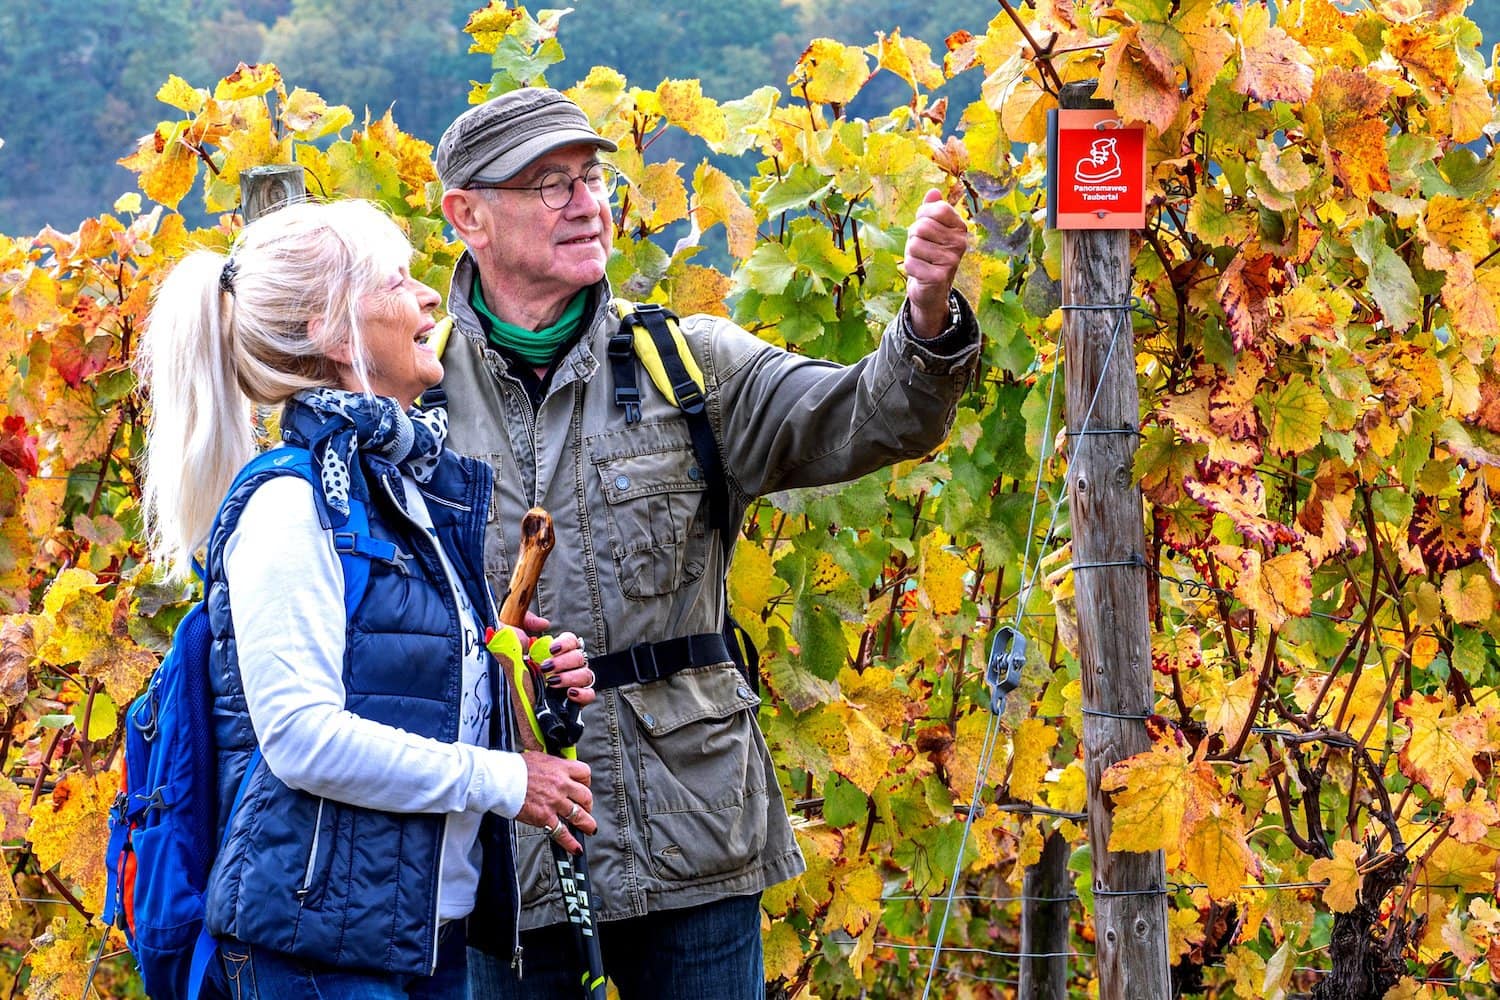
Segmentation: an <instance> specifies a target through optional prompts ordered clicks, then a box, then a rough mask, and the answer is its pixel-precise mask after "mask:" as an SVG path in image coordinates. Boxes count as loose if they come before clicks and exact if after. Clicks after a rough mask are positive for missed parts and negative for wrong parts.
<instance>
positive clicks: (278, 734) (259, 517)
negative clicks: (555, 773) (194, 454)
mask: <svg viewBox="0 0 1500 1000" xmlns="http://www.w3.org/2000/svg"><path fill="white" fill-rule="evenodd" d="M312 489H313V488H312V485H311V484H310V483H308V482H307V481H306V480H304V479H302V478H301V477H299V476H279V477H277V478H275V479H272V480H269V481H268V482H266V483H265V484H264V485H262V486H261V487H260V488H259V489H257V490H256V491H255V493H254V494H253V495H252V496H251V498H250V500H249V502H248V503H246V505H245V509H244V512H243V513H242V514H241V516H240V520H239V524H238V525H237V526H236V528H235V531H234V533H233V534H231V535H230V537H229V540H228V542H227V543H226V545H225V555H224V576H225V580H226V581H227V583H228V586H229V603H230V607H231V608H232V609H233V613H234V630H235V639H236V644H237V647H238V651H239V665H240V677H241V682H242V683H243V685H244V689H245V702H246V705H247V706H248V708H249V712H250V722H251V725H252V726H253V727H254V729H255V735H256V739H257V740H258V741H259V743H260V748H261V754H262V755H263V756H264V757H265V760H266V766H267V767H269V768H270V769H271V773H272V774H274V775H276V777H277V778H279V779H280V780H281V781H283V782H285V783H286V784H287V785H288V786H290V787H292V788H296V789H300V790H301V791H304V792H307V793H308V794H310V795H320V796H324V797H326V798H330V799H334V800H337V801H340V802H345V803H349V804H350V805H356V806H363V807H365V808H369V809H380V810H384V811H386V812H426V813H447V814H448V819H447V825H446V832H445V838H446V839H445V843H444V851H443V871H442V887H441V897H440V898H441V903H440V908H439V914H438V915H439V917H440V918H442V919H453V918H457V917H463V916H466V915H467V914H468V912H469V911H470V910H471V909H473V905H474V895H475V890H476V889H477V887H478V880H479V866H478V862H479V849H478V845H477V834H478V830H479V822H480V820H481V819H482V817H483V815H484V814H485V813H486V812H494V813H498V814H500V815H502V816H506V817H514V816H515V815H516V813H517V812H519V811H520V809H521V806H522V804H523V802H524V801H525V797H526V768H525V764H524V762H523V761H522V759H521V756H520V755H519V754H514V753H505V752H502V751H498V750H490V749H487V748H484V747H480V746H476V745H474V743H475V742H476V741H477V740H480V739H483V736H484V733H485V731H486V730H487V728H488V727H487V726H486V725H483V724H481V722H482V718H481V717H483V718H487V717H488V712H489V710H490V709H489V705H488V700H487V688H488V684H487V682H485V681H482V680H481V678H480V677H479V676H477V675H475V676H471V674H472V673H473V670H474V668H473V666H472V664H475V663H477V664H480V665H481V669H482V664H483V663H484V658H483V656H482V654H481V655H480V656H478V657H474V658H470V659H469V660H468V662H467V664H466V667H465V676H464V690H465V691H466V692H470V693H471V696H472V695H473V694H475V693H478V694H480V695H481V696H482V700H483V702H484V703H483V704H482V705H481V704H477V703H476V704H466V705H465V706H464V716H465V717H466V723H467V724H464V725H461V726H460V738H461V739H466V742H459V743H445V742H443V741H441V740H436V739H432V738H429V737H424V736H417V735H414V734H412V733H408V732H406V731H405V730H402V729H398V728H396V727H394V726H388V725H383V724H380V723H376V722H372V721H370V720H369V719H362V718H360V717H359V716H357V715H354V714H352V713H350V712H348V711H346V710H345V708H344V684H343V662H344V636H345V625H346V615H345V611H344V573H343V569H342V567H341V566H340V564H339V557H338V553H337V552H336V551H335V550H334V547H333V535H332V533H331V532H329V531H326V530H325V529H324V528H323V527H322V525H321V524H319V523H318V516H317V511H316V508H315V506H314V498H313V492H312ZM406 500H407V508H408V510H410V511H411V512H412V514H413V516H414V518H416V519H417V520H418V522H419V523H430V520H429V519H428V517H427V512H426V505H425V504H424V503H423V501H422V497H421V494H420V493H418V492H417V490H416V489H415V486H414V484H412V483H411V482H410V481H407V482H406ZM444 560H445V564H446V556H445V557H444ZM446 568H447V569H448V573H449V578H450V584H452V585H454V587H455V590H456V591H458V593H459V596H460V597H462V588H461V587H458V586H457V581H456V580H454V579H453V577H452V568H451V566H448V567H446ZM466 603H467V602H462V604H461V606H463V605H464V604H466ZM475 627H476V630H477V623H476V625H475Z"/></svg>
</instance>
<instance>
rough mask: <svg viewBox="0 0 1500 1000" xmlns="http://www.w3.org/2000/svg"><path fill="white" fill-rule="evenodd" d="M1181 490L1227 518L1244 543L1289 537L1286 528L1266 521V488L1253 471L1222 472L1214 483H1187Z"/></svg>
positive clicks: (1190, 481)
mask: <svg viewBox="0 0 1500 1000" xmlns="http://www.w3.org/2000/svg"><path fill="white" fill-rule="evenodd" d="M1183 489H1185V490H1186V491H1187V494H1188V496H1190V497H1192V498H1193V499H1194V500H1196V501H1198V502H1199V503H1200V504H1202V505H1203V506H1204V507H1206V508H1207V509H1209V510H1212V511H1218V512H1219V513H1221V514H1227V515H1228V516H1229V518H1230V520H1232V521H1233V522H1234V525H1235V527H1236V528H1238V529H1239V530H1240V532H1241V533H1243V534H1244V535H1245V538H1246V540H1247V541H1257V542H1273V541H1277V540H1282V539H1285V538H1286V537H1288V533H1287V528H1286V526H1285V525H1282V524H1278V523H1277V522H1275V521H1272V520H1270V519H1269V518H1267V517H1266V487H1265V484H1264V483H1262V482H1261V481H1260V477H1259V476H1258V475H1255V474H1254V472H1253V471H1249V472H1243V473H1240V472H1231V471H1225V472H1224V473H1223V474H1222V475H1221V476H1220V477H1219V480H1218V481H1216V482H1205V481H1202V480H1199V479H1187V480H1184V482H1183Z"/></svg>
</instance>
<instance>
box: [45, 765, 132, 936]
mask: <svg viewBox="0 0 1500 1000" xmlns="http://www.w3.org/2000/svg"><path fill="white" fill-rule="evenodd" d="M119 791H120V776H119V775H118V774H116V773H115V772H113V771H100V772H98V773H96V774H94V775H93V776H92V777H90V776H88V775H86V774H83V773H82V772H77V771H75V772H73V773H72V774H68V775H65V776H63V777H62V778H60V779H59V780H58V782H57V784H56V785H55V786H54V787H53V789H52V794H51V795H50V796H46V797H43V798H42V799H40V800H38V802H37V804H36V805H35V806H33V807H32V810H31V830H30V838H31V848H32V850H33V851H35V852H36V857H37V861H38V862H39V863H40V864H41V866H42V868H43V869H50V868H56V869H57V873H58V875H59V876H61V877H62V878H64V879H66V880H67V881H69V882H72V883H74V884H75V885H77V886H78V888H79V890H80V896H79V898H80V900H81V901H82V903H83V905H84V906H85V907H86V908H87V909H88V910H89V912H90V913H98V912H99V908H100V907H101V906H103V905H104V877H105V871H104V852H103V851H102V850H101V849H100V846H99V845H101V844H103V843H104V842H105V841H106V840H107V839H108V837H109V809H110V806H112V805H113V804H114V801H115V796H116V795H117V794H119Z"/></svg>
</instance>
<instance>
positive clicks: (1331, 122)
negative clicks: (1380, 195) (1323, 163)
mask: <svg viewBox="0 0 1500 1000" xmlns="http://www.w3.org/2000/svg"><path fill="white" fill-rule="evenodd" d="M1390 93H1391V90H1390V88H1389V87H1387V86H1386V85H1385V84H1383V83H1380V82H1378V81H1377V80H1375V79H1374V78H1372V77H1371V76H1369V75H1368V74H1366V73H1364V72H1363V71H1359V70H1342V69H1329V70H1328V71H1327V72H1325V73H1323V74H1322V75H1320V76H1319V77H1318V81H1317V84H1316V85H1315V86H1314V88H1313V103H1315V104H1316V105H1317V108H1318V114H1319V117H1320V118H1321V120H1322V125H1323V148H1324V151H1325V155H1326V156H1327V157H1328V158H1329V160H1330V162H1331V163H1332V165H1333V169H1334V174H1335V175H1336V176H1337V177H1338V178H1339V179H1340V180H1341V181H1343V183H1344V184H1345V186H1347V187H1348V188H1349V190H1350V192H1352V193H1353V194H1354V195H1355V196H1356V197H1360V198H1368V197H1369V196H1370V194H1371V193H1372V192H1375V191H1389V190H1390V188H1391V169H1390V154H1389V153H1388V152H1387V150H1386V144H1385V141H1386V126H1385V122H1384V119H1383V117H1382V112H1383V109H1384V107H1385V102H1386V98H1387V97H1389V96H1390Z"/></svg>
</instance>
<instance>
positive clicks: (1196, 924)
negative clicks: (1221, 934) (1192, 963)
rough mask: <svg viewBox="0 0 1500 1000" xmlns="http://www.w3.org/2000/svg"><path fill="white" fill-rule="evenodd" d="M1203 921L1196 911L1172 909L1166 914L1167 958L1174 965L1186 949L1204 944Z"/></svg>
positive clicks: (1186, 951) (1185, 952)
mask: <svg viewBox="0 0 1500 1000" xmlns="http://www.w3.org/2000/svg"><path fill="white" fill-rule="evenodd" d="M1205 938H1206V936H1205V935H1204V933H1203V920H1202V918H1201V916H1200V915H1199V913H1198V911H1197V910H1179V909H1173V910H1172V911H1171V912H1169V913H1168V914H1167V957H1168V959H1170V960H1171V961H1172V963H1173V964H1174V965H1175V964H1176V962H1177V959H1179V958H1181V957H1182V956H1183V955H1186V954H1187V953H1188V949H1189V948H1192V947H1194V946H1196V945H1200V944H1202V943H1203V942H1204V940H1205Z"/></svg>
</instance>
